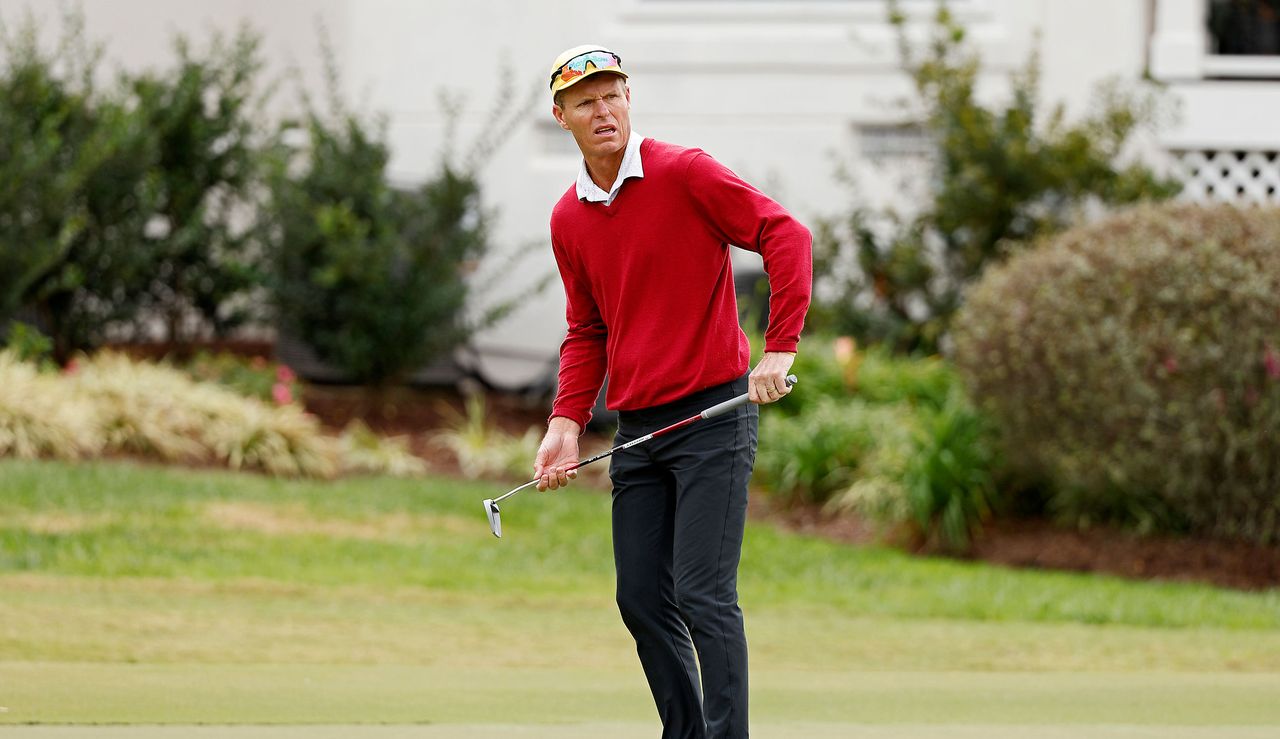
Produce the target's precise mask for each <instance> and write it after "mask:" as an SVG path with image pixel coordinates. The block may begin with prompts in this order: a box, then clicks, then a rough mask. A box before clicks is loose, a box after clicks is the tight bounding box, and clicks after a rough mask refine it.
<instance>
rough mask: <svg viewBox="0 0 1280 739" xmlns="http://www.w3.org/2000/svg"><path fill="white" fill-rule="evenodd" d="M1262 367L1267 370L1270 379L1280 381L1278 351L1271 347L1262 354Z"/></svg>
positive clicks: (1279, 357)
mask: <svg viewBox="0 0 1280 739" xmlns="http://www.w3.org/2000/svg"><path fill="white" fill-rule="evenodd" d="M1262 366H1263V367H1266V368H1267V377H1268V378H1270V379H1272V380H1280V356H1276V350H1275V349H1272V348H1271V347H1270V346H1268V347H1267V350H1266V351H1265V352H1263V353H1262Z"/></svg>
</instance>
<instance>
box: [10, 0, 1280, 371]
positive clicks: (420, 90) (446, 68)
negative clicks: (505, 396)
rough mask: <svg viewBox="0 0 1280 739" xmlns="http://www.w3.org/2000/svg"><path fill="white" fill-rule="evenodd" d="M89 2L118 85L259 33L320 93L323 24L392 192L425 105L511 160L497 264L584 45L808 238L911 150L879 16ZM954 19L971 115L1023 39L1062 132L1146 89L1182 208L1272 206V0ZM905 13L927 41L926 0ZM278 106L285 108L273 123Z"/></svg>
mask: <svg viewBox="0 0 1280 739" xmlns="http://www.w3.org/2000/svg"><path fill="white" fill-rule="evenodd" d="M81 1H82V3H83V7H84V10H85V14H86V17H87V21H88V30H89V33H90V35H91V36H92V37H96V38H100V39H102V40H104V41H105V42H106V43H107V45H108V58H109V59H111V60H113V61H115V62H118V63H119V64H121V65H125V66H128V67H139V66H147V65H155V64H160V63H164V62H166V61H168V60H169V59H170V58H171V55H170V46H169V42H170V37H171V32H172V31H182V32H185V33H187V34H188V35H190V36H192V37H194V38H199V36H200V35H201V34H202V33H203V32H204V31H205V30H206V29H208V28H211V27H220V28H223V29H227V30H230V29H232V28H234V26H235V24H236V23H237V22H238V21H239V20H241V19H244V20H248V21H249V22H250V23H252V24H253V25H254V26H255V27H257V28H258V29H259V30H260V31H262V32H263V33H264V35H265V37H266V48H265V52H266V54H267V58H268V61H269V63H270V65H271V69H273V70H275V71H279V70H281V69H283V68H284V67H285V66H287V65H289V64H296V65H298V66H299V67H300V68H301V71H302V73H303V78H304V79H306V80H308V81H309V84H311V85H316V84H318V80H319V79H320V75H319V56H318V52H317V43H316V31H315V27H316V20H317V19H320V20H323V22H324V23H325V25H326V26H327V27H328V29H329V33H330V36H331V37H332V39H333V41H334V45H335V48H336V50H337V52H338V58H339V61H340V66H341V69H342V73H343V75H344V84H345V87H346V91H347V93H348V96H349V99H351V100H354V101H357V102H358V104H359V105H362V106H366V107H367V108H369V109H371V110H378V111H385V112H386V113H388V114H389V115H390V123H391V125H390V137H391V142H392V145H393V148H394V152H395V158H394V163H393V167H394V170H395V172H394V173H395V176H396V177H397V178H400V179H403V180H405V181H412V180H415V179H418V178H421V177H423V176H425V175H426V174H427V173H428V172H430V171H432V169H433V168H434V167H435V165H436V162H437V161H438V158H439V156H440V153H441V138H442V133H443V129H444V115H443V111H442V108H441V105H440V101H439V97H438V93H439V91H441V90H450V91H453V92H455V93H461V94H464V95H465V96H466V103H467V105H466V109H465V114H464V116H463V121H462V127H461V134H462V135H461V140H462V141H463V142H464V143H465V142H466V141H469V140H472V139H473V138H474V137H476V136H479V135H482V134H494V133H497V134H499V135H501V136H502V137H503V138H505V139H506V140H505V142H504V144H503V145H502V146H501V148H500V149H499V150H498V151H497V153H496V155H495V156H494V157H493V159H492V160H491V161H490V162H489V164H488V165H487V167H486V169H485V170H484V173H483V182H484V185H485V194H486V198H487V201H488V203H489V204H490V205H492V206H496V207H497V208H498V209H499V212H500V220H499V223H498V234H497V235H498V237H499V240H500V241H501V242H502V243H504V244H517V243H528V242H530V241H531V240H535V241H537V240H540V241H543V242H545V241H546V240H547V233H546V232H547V225H546V224H547V219H548V216H549V213H550V210H551V206H552V204H553V203H554V202H555V200H556V199H557V198H558V197H559V196H560V194H561V193H562V192H563V191H564V189H565V188H566V187H567V186H568V185H569V184H570V182H571V180H572V177H573V175H574V172H575V169H576V167H577V166H578V158H577V156H576V150H575V148H574V146H573V143H572V140H571V139H570V138H569V137H568V134H566V133H564V132H562V131H561V130H560V129H559V128H558V127H557V126H555V124H554V122H553V121H552V119H551V117H550V113H549V108H550V104H551V103H550V99H549V95H548V93H547V91H546V82H547V79H546V76H547V73H548V71H549V70H548V66H549V64H550V60H551V59H552V58H553V57H554V56H555V54H556V53H557V52H559V51H560V50H561V49H563V48H566V47H569V46H572V45H576V44H579V43H584V42H594V43H601V44H604V45H607V46H609V47H610V48H612V49H614V50H615V51H617V52H618V53H619V54H620V55H621V56H622V58H623V60H624V66H625V67H626V68H627V69H628V71H629V72H630V73H631V75H632V77H631V83H630V84H631V90H632V101H633V111H632V119H633V124H634V126H635V128H636V130H638V131H640V132H642V133H643V134H645V135H647V136H653V137H656V138H660V139H665V140H668V141H672V142H676V143H680V144H684V145H692V146H699V147H702V148H704V149H706V150H707V151H708V152H710V153H711V154H713V155H714V156H716V157H717V158H718V159H720V160H721V161H723V162H725V163H726V164H727V165H728V166H730V167H731V168H733V169H734V170H736V171H737V172H738V173H739V174H741V175H743V176H744V177H746V178H747V179H749V180H751V181H753V182H755V183H756V184H757V185H759V186H760V187H762V189H764V190H766V191H767V192H769V193H770V194H772V195H773V196H775V197H776V198H777V199H778V200H780V201H781V202H782V203H784V204H785V205H786V206H787V207H789V208H790V209H791V210H792V211H793V212H794V213H796V214H797V215H798V216H800V217H801V219H802V220H806V221H812V220H813V219H814V218H816V217H818V216H822V215H831V214H834V213H837V212H839V211H841V210H842V209H845V208H847V207H848V205H849V203H850V202H852V198H854V197H858V198H862V199H863V202H866V203H872V204H875V203H879V202H885V201H887V200H889V199H892V198H893V197H894V193H895V192H896V190H895V189H894V188H892V187H888V186H886V185H885V184H884V183H885V181H886V179H887V178H886V176H885V173H886V172H888V171H892V170H893V166H894V162H895V160H897V159H901V158H904V157H911V156H914V155H916V154H918V149H919V146H920V142H919V141H918V140H917V139H915V138H913V137H912V136H910V135H909V134H904V129H902V128H901V124H904V123H907V122H908V121H907V120H905V118H904V111H903V109H902V107H901V106H900V105H898V101H899V100H901V99H903V98H905V97H907V95H908V93H909V91H910V87H909V83H908V80H907V79H906V77H905V76H904V75H903V74H902V72H901V70H900V68H899V63H898V54H897V47H896V44H895V36H894V32H893V30H892V28H891V27H890V26H889V25H888V23H887V22H886V7H885V3H884V0H613V1H611V2H597V3H583V2H580V1H576V0H539V1H537V2H533V1H529V2H520V1H517V0H488V1H487V2H485V1H483V0H481V1H476V0H471V1H468V2H463V1H462V0H257V1H256V2H249V1H247V0H207V1H205V2H200V1H198V0H81ZM950 5H951V7H952V8H953V10H954V11H955V12H956V14H957V15H958V17H959V18H960V19H961V20H962V21H963V22H964V23H965V25H966V26H968V28H969V30H970V38H971V39H972V40H973V42H974V43H976V45H977V47H978V49H979V50H980V52H981V54H982V57H983V59H984V61H985V62H986V67H985V73H986V77H985V78H984V88H983V92H984V94H987V95H991V96H999V95H1001V94H1003V93H1004V91H1005V90H1007V74H1008V72H1009V71H1011V70H1012V69H1014V68H1016V67H1019V66H1020V65H1022V64H1023V63H1024V62H1025V60H1026V59H1027V56H1028V54H1029V53H1030V52H1031V50H1032V48H1033V45H1034V44H1036V43H1037V39H1038V43H1039V48H1040V52H1041V58H1042V64H1043V78H1042V79H1043V85H1042V91H1043V94H1044V96H1045V98H1046V100H1047V101H1063V102H1065V103H1066V104H1067V106H1068V111H1069V112H1070V111H1075V112H1077V113H1078V112H1081V111H1083V110H1084V109H1085V106H1087V105H1088V103H1089V100H1090V96H1091V90H1092V89H1093V87H1094V85H1095V84H1096V83H1097V82H1098V81H1100V80H1103V79H1105V78H1108V77H1119V78H1121V79H1124V80H1130V81H1138V80H1140V79H1142V78H1143V77H1144V75H1146V76H1149V77H1150V78H1152V79H1154V80H1155V81H1157V82H1160V83H1163V84H1165V85H1167V86H1168V90H1169V92H1170V94H1171V95H1172V96H1173V97H1175V98H1176V99H1178V100H1179V101H1180V103H1181V119H1180V121H1179V122H1178V123H1176V124H1175V125H1171V126H1168V127H1166V128H1165V129H1163V130H1161V131H1160V132H1159V134H1158V136H1157V137H1156V140H1155V141H1153V142H1149V146H1148V149H1149V152H1150V154H1149V155H1153V156H1162V157H1164V158H1165V159H1166V161H1173V162H1175V163H1181V165H1182V166H1181V167H1180V169H1179V170H1178V171H1180V172H1181V173H1182V174H1183V176H1184V177H1185V178H1186V179H1187V180H1188V181H1189V182H1190V186H1189V188H1188V195H1189V196H1193V197H1213V198H1227V199H1242V200H1245V199H1247V200H1268V201H1271V202H1280V159H1278V158H1277V152H1280V84H1277V81H1280V47H1278V46H1277V43H1280V42H1278V41H1277V38H1278V37H1280V22H1278V21H1277V20H1276V16H1277V10H1280V0H951V2H950ZM1233 5H1234V6H1236V7H1237V8H1240V7H1243V8H1245V9H1247V10H1249V12H1250V13H1251V14H1250V15H1247V16H1237V17H1236V21H1237V22H1235V24H1234V25H1230V24H1228V25H1229V27H1227V28H1225V30H1224V29H1223V28H1218V29H1216V30H1217V33H1216V34H1215V33H1214V32H1211V29H1210V23H1209V19H1210V15H1211V10H1212V9H1213V6H1220V7H1219V8H1218V12H1219V13H1221V12H1222V10H1223V9H1227V8H1228V7H1229V6H1233ZM23 6H30V7H32V8H33V10H34V12H36V13H37V14H38V15H40V16H41V17H46V18H50V19H53V18H56V16H57V6H58V4H57V3H53V2H42V1H40V0H0V17H4V18H5V19H7V20H9V21H12V20H14V19H15V18H16V16H17V15H18V11H19V9H20V8H21V7H23ZM902 7H903V9H904V10H905V11H906V12H907V13H908V15H909V17H910V18H911V19H912V27H913V28H914V29H915V31H918V32H920V33H921V34H923V33H924V31H925V30H926V28H927V25H928V21H929V19H930V18H931V16H932V14H933V12H934V8H935V1H934V0H902ZM1214 17H1215V18H1217V17H1218V16H1214ZM1240 18H1244V19H1245V20H1246V21H1247V22H1245V23H1244V24H1243V25H1242V24H1241V23H1240V22H1238V21H1239V20H1240ZM50 22H51V23H52V22H53V21H52V20H50ZM1218 25H1219V26H1221V25H1222V24H1221V23H1219V24H1218ZM504 70H506V71H508V72H509V73H510V74H511V75H512V78H513V81H514V83H515V89H516V91H517V92H516V94H515V95H514V96H512V99H510V100H503V101H501V104H502V105H503V106H507V107H511V106H515V107H519V106H523V105H525V104H526V101H528V100H532V101H533V103H532V107H531V108H530V109H529V110H530V112H529V113H528V115H527V116H525V119H526V120H524V121H523V122H521V123H520V124H519V125H517V126H515V127H512V128H511V129H510V130H506V131H498V132H495V131H494V130H493V126H494V125H496V123H497V120H498V119H497V118H495V117H494V116H493V115H492V110H493V106H494V104H495V102H497V101H496V95H497V91H498V89H499V82H500V75H501V74H502V73H503V72H504ZM291 100H292V97H291V96H288V95H280V96H278V98H277V105H278V106H283V107H287V106H288V105H289V104H290V101H291ZM1170 155H1171V156H1170ZM841 163H844V164H845V165H847V167H848V168H849V169H850V170H852V171H853V172H854V173H855V174H856V175H858V176H859V179H860V181H861V182H862V187H861V188H860V189H859V191H858V192H857V193H854V192H851V191H850V190H849V189H848V188H846V187H843V186H841V185H839V184H838V183H837V179H836V170H837V166H838V165H839V164H841ZM750 256H751V255H744V259H743V266H744V267H749V266H750V263H751V259H750ZM535 261H536V262H537V264H535V265H534V266H532V267H526V268H525V269H522V270H521V271H520V274H518V275H510V276H509V278H508V282H507V285H505V286H500V287H505V289H515V288H516V287H517V286H519V285H521V284H523V283H524V282H526V281H527V280H528V279H530V275H532V274H535V273H537V272H539V271H540V270H550V269H552V262H551V257H550V250H549V247H548V248H547V249H545V250H543V252H542V253H541V254H540V255H539V256H538V258H537V259H536V260H535ZM562 310H563V296H562V295H561V293H560V291H559V289H558V287H555V286H553V287H552V288H551V289H549V290H547V291H545V292H544V293H543V294H542V295H541V296H539V297H538V298H536V299H533V300H530V301H528V303H527V304H526V305H524V306H522V307H521V308H520V310H518V311H517V312H516V313H515V314H514V315H513V316H512V317H511V318H510V319H509V320H508V321H507V322H506V323H504V324H503V325H501V326H498V327H496V328H494V329H492V330H490V331H488V332H486V333H485V334H484V335H483V336H481V337H478V339H477V345H478V346H479V347H480V348H481V349H482V350H493V349H497V350H500V351H496V352H491V353H489V354H488V355H487V358H486V359H485V361H484V367H485V369H486V370H487V371H488V374H489V376H490V377H491V378H492V379H494V380H495V381H498V382H500V383H509V384H512V385H519V384H523V383H526V382H528V381H530V380H532V379H533V378H534V377H535V376H537V375H539V374H543V373H545V372H546V371H547V369H548V367H549V366H553V363H554V358H555V353H556V348H557V346H558V344H559V341H560V339H561V337H562V336H563V331H564V329H563V313H562ZM500 355H501V356H500ZM510 355H519V356H510ZM526 355H527V356H526Z"/></svg>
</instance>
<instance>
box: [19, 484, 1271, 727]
mask: <svg viewBox="0 0 1280 739" xmlns="http://www.w3.org/2000/svg"><path fill="white" fill-rule="evenodd" d="M502 487H503V486H502V485H501V484H496V485H495V484H487V483H472V482H457V481H449V480H429V481H425V482H424V481H416V482H411V481H397V480H385V479H356V480H345V481H340V482H336V483H314V482H283V481H277V480H270V479H267V478H263V477H259V476H251V475H235V474H229V473H222V472H195V471H190V470H177V469H166V468H160V467H147V466H139V465H134V464H130V463H94V464H84V465H66V464H58V463H19V462H13V461H4V462H0V706H3V707H6V708H8V711H6V712H0V725H2V724H8V725H13V724H25V723H30V722H43V723H117V722H125V723H145V724H155V723H173V724H192V723H219V724H223V723H233V724H235V723H243V724H282V723H285V724H287V723H306V724H335V725H339V724H353V723H359V724H364V723H371V722H372V723H391V724H414V725H415V726H406V727H381V728H378V727H370V728H368V729H367V731H366V730H365V729H362V730H361V733H356V734H343V733H341V731H340V730H337V729H334V730H333V731H337V732H338V733H334V734H332V735H333V736H366V735H367V736H370V737H373V736H430V737H436V736H530V737H534V736H538V737H541V736H567V737H573V736H606V735H607V736H651V735H653V734H654V733H655V731H654V728H655V725H656V722H655V718H654V712H653V708H652V705H651V702H650V699H649V697H648V692H647V689H646V687H645V685H644V682H643V677H642V675H641V673H640V670H639V667H638V664H637V661H636V659H635V655H634V650H633V646H632V644H631V642H630V638H629V637H628V635H627V634H626V632H625V630H624V629H623V627H622V625H621V623H620V621H619V619H618V617H617V615H616V612H615V610H614V607H613V604H612V587H613V583H612V567H611V563H610V545H609V536H608V500H607V496H605V495H602V494H600V493H598V492H590V491H577V490H570V491H566V492H561V493H556V494H547V495H536V494H534V495H529V496H528V497H526V498H524V499H522V500H517V499H513V500H512V501H511V502H510V503H509V504H507V505H504V510H503V524H504V530H505V534H506V537H507V538H505V539H503V540H501V541H499V540H496V539H494V538H493V537H492V536H490V534H489V533H488V527H487V525H486V523H485V518H484V513H483V510H482V509H481V506H480V504H479V501H480V500H481V499H482V498H484V497H489V496H492V494H493V493H494V492H495V491H497V492H501V488H502ZM747 539H748V545H747V548H746V551H745V552H744V563H743V571H742V591H743V605H744V608H745V610H746V612H747V618H748V623H747V626H748V637H749V639H750V640H751V644H752V660H753V665H752V666H753V672H752V699H753V706H752V713H753V718H754V720H755V722H756V725H757V731H756V732H754V733H755V734H756V735H760V736H779V737H783V736H813V737H822V736H864V735H865V736H876V737H915V736H930V735H932V734H931V732H930V729H929V727H931V726H932V727H934V728H936V727H938V726H947V727H951V728H948V735H949V736H951V735H955V736H992V737H1000V736H1010V737H1012V736H1045V737H1053V736H1067V735H1072V736H1074V735H1084V734H1070V733H1066V734H1063V733H1055V732H1059V731H1060V730H1065V728H1066V727H1071V726H1077V727H1078V726H1082V725H1088V729H1087V731H1088V734H1087V735H1089V736H1117V737H1118V736H1170V737H1180V736H1186V737H1198V736H1227V737H1251V736H1261V735H1262V734H1256V733H1251V732H1253V731H1254V730H1255V729H1256V728H1257V727H1274V726H1280V701H1276V700H1275V696H1277V695H1280V593H1278V592H1276V591H1272V592H1269V593H1238V592H1230V591H1223V590H1217V589H1213V588H1208V587H1201V586H1192V585H1172V584H1156V583H1134V582H1126V581H1122V580H1118V579H1114V578H1102V577H1092V576H1084V575H1069V574H1058V573H1044V572H1017V571H1010V570H1004V569H999V568H992V567H989V566H985V565H982V564H976V563H963V562H954V561H947V560H936V559H917V558H911V557H907V556H904V555H902V554H900V553H898V552H894V551H891V550H884V549H874V548H849V547H844V546H840V545H836V544H832V543H829V542H825V541H819V540H814V539H810V538H806V537H800V536H795V535H790V534H784V533H780V532H777V531H774V530H772V529H771V528H769V527H767V526H763V525H752V527H751V530H750V531H749V532H748V537H747ZM494 724H500V725H502V727H503V728H502V729H501V731H496V732H495V730H494V729H493V725H494ZM801 725H805V726H806V727H808V728H806V729H804V730H803V731H802V730H801V729H800V728H798V727H800V726H801ZM593 727H595V728H594V729H593ZM599 727H607V730H608V732H609V733H607V734H591V733H582V732H586V731H589V730H595V729H599ZM965 727H968V728H965ZM975 727H977V728H982V727H987V728H990V729H991V731H990V733H985V734H977V733H969V734H966V733H953V732H952V731H951V729H952V728H955V729H962V728H963V729H965V730H966V731H968V730H970V729H974V730H976V729H975ZM1019 727H1021V728H1022V729H1024V730H1025V731H1023V733H1018V731H1019ZM1028 727H1030V728H1028ZM1138 727H1148V728H1150V729H1152V730H1160V731H1163V732H1164V733H1159V734H1143V733H1133V732H1135V731H1137V730H1138ZM1179 727H1180V728H1179ZM1196 727H1203V728H1204V729H1205V730H1206V731H1208V730H1215V731H1219V733H1208V734H1206V733H1196V732H1197V730H1196ZM1251 727H1252V728H1251ZM399 728H403V729H404V731H406V732H409V733H404V734H396V733H394V731H397V730H399ZM189 729H190V727H187V726H184V727H182V730H184V731H185V730H189ZM601 730H603V729H601ZM15 731H31V732H36V733H33V734H32V736H48V737H54V736H67V737H72V736H81V735H80V734H76V733H74V731H73V730H72V729H67V728H63V729H59V728H58V727H47V728H38V729H34V728H27V729H15V728H0V739H4V737H6V736H11V735H12V736H16V735H17V734H15V733H13V732H15ZM58 731H64V732H72V733H62V734H59V733H57V732H58ZM147 731H159V732H160V733H156V734H145V736H157V737H159V736H166V737H167V736H185V735H186V734H165V733H163V731H162V730H159V729H154V730H153V729H148V730H147ZM174 731H178V729H174ZM209 731H229V732H230V733H226V734H218V733H210V734H208V736H211V737H212V736H236V737H242V738H243V739H250V738H251V737H257V736H264V737H265V736H300V734H295V735H290V734H271V733H270V732H267V730H266V729H263V728H262V727H253V726H249V727H239V728H236V729H216V730H215V729H210V730H209ZM325 731H330V730H328V729H326V730H325ZM548 731H549V732H551V733H547V732H548ZM798 731H799V732H801V733H795V732H798ZM237 732H239V733H237ZM380 732H381V733H380ZM389 732H390V733H389ZM441 732H443V733H441ZM526 732H532V733H526ZM540 732H541V733H540ZM556 732H558V733H556ZM825 732H829V733H825ZM851 732H852V733H851ZM886 732H888V733H886ZM895 732H898V733H895ZM902 732H905V733H902ZM913 732H916V733H913ZM1126 732H1128V733H1126ZM96 735H97V734H95V736H96ZM109 735H110V734H107V733H103V734H102V736H109ZM137 735H138V736H144V734H137ZM191 735H192V736H198V735H199V734H191ZM307 735H308V736H313V735H314V736H325V735H326V734H324V733H318V734H307ZM130 736H132V734H130Z"/></svg>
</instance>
